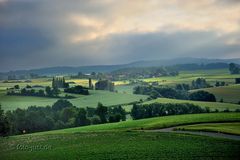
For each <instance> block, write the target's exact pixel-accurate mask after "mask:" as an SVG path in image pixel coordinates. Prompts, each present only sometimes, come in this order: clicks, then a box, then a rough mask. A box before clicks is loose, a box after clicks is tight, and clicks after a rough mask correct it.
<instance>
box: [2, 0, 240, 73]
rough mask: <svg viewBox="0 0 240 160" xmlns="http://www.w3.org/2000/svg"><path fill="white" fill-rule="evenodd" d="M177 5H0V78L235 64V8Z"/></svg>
mask: <svg viewBox="0 0 240 160" xmlns="http://www.w3.org/2000/svg"><path fill="white" fill-rule="evenodd" d="M184 2H185V3H182V4H187V5H186V6H184V5H183V6H181V4H179V3H177V2H175V1H169V2H164V1H162V2H160V1H154V3H150V2H149V3H148V2H147V1H145V0H139V1H138V3H135V2H133V1H131V2H129V1H127V0H122V1H111V0H101V1H94V0H89V1H85V0H79V1H71V0H70V1H62V0H58V1H57V0H53V1H47V0H43V1H35V0H19V1H17V0H12V1H11V0H10V1H1V0H0V71H6V70H10V69H27V68H37V67H48V66H66V65H78V66H79V65H91V64H116V63H118V64H119V63H127V62H131V61H135V60H143V59H161V58H175V57H181V56H190V57H208V58H232V57H239V54H238V53H239V51H240V47H239V46H240V40H239V37H240V34H239V22H240V17H239V16H238V14H237V13H238V9H239V8H237V7H235V6H237V4H238V1H234V0H231V1H229V0H228V1H227V0H218V1H214V2H215V3H217V4H221V5H219V6H221V7H220V8H218V7H219V6H218V5H217V7H216V6H214V5H213V6H211V4H214V3H209V1H207V0H203V1H201V3H200V2H199V3H200V4H201V5H200V4H199V5H198V4H197V2H193V1H189V0H184ZM175 3H177V4H175ZM230 4H231V9H227V7H228V6H229V5H230ZM174 5H177V6H178V7H177V8H178V9H177V8H176V7H173V8H171V7H172V6H174ZM201 6H204V10H203V11H204V12H203V13H202V12H201V16H199V15H198V12H195V11H196V10H197V11H201ZM181 7H182V8H181ZM166 8H168V9H166ZM219 10H221V12H219ZM158 12H159V13H158ZM232 12H233V14H231V13H232ZM153 13H155V14H156V13H157V14H156V15H155V16H153V15H152V14H153ZM225 15H232V16H231V18H230V17H228V16H226V17H225ZM202 17H203V19H201V18H202ZM209 18H212V19H210V20H209ZM198 19H199V20H198ZM206 19H207V20H208V21H206V22H205V20H206ZM236 21H237V22H238V25H236V24H235V22H236ZM203 22H204V23H203ZM216 23H217V24H216Z"/></svg>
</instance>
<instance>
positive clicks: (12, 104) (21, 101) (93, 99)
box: [0, 90, 147, 110]
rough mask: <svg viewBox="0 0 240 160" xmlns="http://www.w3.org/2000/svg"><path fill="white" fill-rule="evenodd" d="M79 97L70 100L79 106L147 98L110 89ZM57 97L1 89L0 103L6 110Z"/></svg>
mask: <svg viewBox="0 0 240 160" xmlns="http://www.w3.org/2000/svg"><path fill="white" fill-rule="evenodd" d="M74 96H76V97H77V98H74V99H69V101H70V102H71V103H72V104H73V105H75V106H77V107H87V106H89V107H96V106H97V104H98V102H101V103H103V104H104V105H106V106H112V105H118V104H127V103H131V102H135V101H139V100H140V99H143V100H144V99H146V98H147V96H144V95H134V94H126V93H112V92H108V91H95V90H93V91H90V95H88V96H84V95H74ZM56 101H57V99H56V98H46V97H33V96H8V95H6V94H5V91H0V104H1V105H2V108H3V109H4V110H14V109H16V108H27V107H29V106H34V105H36V106H47V105H52V104H53V103H54V102H56Z"/></svg>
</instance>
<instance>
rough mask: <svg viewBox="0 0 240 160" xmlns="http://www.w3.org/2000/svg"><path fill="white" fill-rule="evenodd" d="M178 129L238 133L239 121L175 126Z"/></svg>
mask: <svg viewBox="0 0 240 160" xmlns="http://www.w3.org/2000/svg"><path fill="white" fill-rule="evenodd" d="M176 129H178V130H188V131H208V132H218V133H219V132H220V133H227V134H234V135H240V123H239V122H234V123H207V124H194V125H186V126H181V127H177V128H176Z"/></svg>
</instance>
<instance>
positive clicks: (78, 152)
mask: <svg viewBox="0 0 240 160" xmlns="http://www.w3.org/2000/svg"><path fill="white" fill-rule="evenodd" d="M37 147H38V148H40V149H38V148H37ZM239 148H240V142H238V141H232V140H225V139H217V138H211V137H201V136H196V135H187V134H176V133H144V132H101V133H77V134H70V133H68V134H55V135H47V136H46V135H35V136H30V135H28V136H17V137H10V138H0V155H1V160H11V159H13V160H14V159H16V160H30V159H59V160H62V159H84V160H85V159H86V160H96V159H98V160H105V159H109V160H110V159H139V160H146V159H174V160H175V159H203V160H208V159H211V160H212V159H238V158H239Z"/></svg>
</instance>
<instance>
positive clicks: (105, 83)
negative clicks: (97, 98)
mask: <svg viewBox="0 0 240 160" xmlns="http://www.w3.org/2000/svg"><path fill="white" fill-rule="evenodd" d="M95 89H96V90H108V91H111V92H114V83H112V82H111V81H110V80H99V81H97V82H96V83H95Z"/></svg>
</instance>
